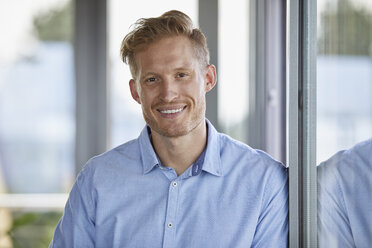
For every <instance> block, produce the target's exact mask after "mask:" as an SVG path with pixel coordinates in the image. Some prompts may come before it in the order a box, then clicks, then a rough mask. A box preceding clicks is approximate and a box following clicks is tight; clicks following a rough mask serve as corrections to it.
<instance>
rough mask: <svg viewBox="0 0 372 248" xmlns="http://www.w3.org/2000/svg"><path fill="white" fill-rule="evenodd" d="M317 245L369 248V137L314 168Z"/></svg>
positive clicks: (371, 168) (371, 190) (371, 215)
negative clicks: (316, 202) (316, 185)
mask: <svg viewBox="0 0 372 248" xmlns="http://www.w3.org/2000/svg"><path fill="white" fill-rule="evenodd" d="M318 239H319V247H320V248H323V247H326V248H332V247H343V248H344V247H358V248H364V247H365V248H370V247H372V139H369V140H367V141H364V142H361V143H359V144H357V145H355V146H354V147H353V148H351V149H349V150H345V151H340V152H338V153H336V154H335V155H334V156H332V157H331V158H330V159H328V160H327V161H325V162H323V163H321V164H320V165H319V167H318Z"/></svg>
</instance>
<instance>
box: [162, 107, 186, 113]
mask: <svg viewBox="0 0 372 248" xmlns="http://www.w3.org/2000/svg"><path fill="white" fill-rule="evenodd" d="M182 110H183V108H179V109H165V110H160V113H162V114H175V113H178V112H181V111H182Z"/></svg>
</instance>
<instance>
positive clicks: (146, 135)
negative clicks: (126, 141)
mask: <svg viewBox="0 0 372 248" xmlns="http://www.w3.org/2000/svg"><path fill="white" fill-rule="evenodd" d="M206 123H207V126H208V140H207V147H206V150H205V151H204V152H203V153H202V154H201V156H200V157H199V158H198V160H197V161H196V162H201V161H202V160H204V163H203V166H202V170H203V171H206V172H208V173H210V174H213V175H215V176H222V166H221V158H220V142H219V139H218V138H219V135H218V132H217V130H216V129H215V128H214V127H213V125H212V124H211V123H210V121H209V120H207V119H206ZM150 133H151V130H150V127H149V126H147V125H146V126H145V128H144V129H143V130H142V132H141V134H140V136H139V145H140V151H141V158H142V164H143V173H144V174H147V173H149V172H150V171H151V170H152V169H153V168H154V167H155V166H157V165H158V164H159V162H158V158H157V155H156V153H155V151H154V148H153V147H152V144H151V141H150Z"/></svg>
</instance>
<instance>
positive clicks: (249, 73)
mask: <svg viewBox="0 0 372 248" xmlns="http://www.w3.org/2000/svg"><path fill="white" fill-rule="evenodd" d="M317 5H318V6H317V7H318V15H317V23H318V25H317V29H318V37H317V40H318V41H317V42H318V57H317V123H316V125H317V163H319V162H321V161H323V160H325V159H327V158H329V157H330V156H331V155H332V154H334V153H335V152H337V151H339V150H341V149H346V148H349V147H351V146H352V145H354V144H355V143H357V142H359V141H362V140H364V139H367V138H369V137H372V60H371V55H372V45H371V44H372V19H371V18H372V7H371V2H370V1H368V0H318V2H317ZM170 9H178V10H181V11H184V12H185V13H187V14H188V15H189V16H190V17H191V18H192V19H193V21H194V23H195V24H196V25H197V26H198V27H200V28H201V29H202V31H204V32H205V33H206V34H207V39H208V43H209V46H210V50H211V61H212V63H213V64H215V65H216V66H217V69H218V84H217V86H218V87H217V88H216V89H214V90H213V92H211V94H209V95H208V98H207V106H208V109H207V117H208V118H209V119H210V120H211V121H212V122H213V124H214V125H215V126H216V127H217V128H218V130H219V131H222V132H225V133H228V134H229V135H231V136H233V137H234V138H236V139H238V140H240V141H242V142H245V143H247V144H249V145H251V146H253V147H255V148H259V149H262V150H265V151H267V152H268V153H270V154H271V155H272V156H273V157H274V158H276V159H278V160H280V161H283V162H284V161H285V159H286V140H285V137H286V136H285V135H286V130H285V126H286V90H287V89H286V78H285V70H286V64H285V61H286V58H285V54H286V51H285V49H286V41H285V37H286V33H285V27H286V24H285V20H286V12H285V9H286V1H284V0H262V1H258V0H252V1H245V0H237V1H227V0H219V1H217V0H214V1H212V0H205V1H203V0H199V1H198V0H191V1H181V0H159V1H146V0H137V1H122V0H102V1H100V0H94V1H88V0H48V1H47V0H34V1H28V0H4V1H1V2H0V32H1V34H2V38H1V39H0V247H1V248H5V247H47V246H48V244H49V242H50V241H51V238H52V235H53V231H54V228H55V226H56V224H57V222H58V220H59V218H60V217H61V215H62V212H63V208H64V204H65V202H66V199H67V197H68V192H69V191H70V189H71V187H72V184H73V183H74V180H75V178H76V175H77V173H78V172H79V171H80V169H81V168H82V166H83V165H84V164H85V162H86V161H87V160H88V159H89V158H90V157H92V156H95V155H98V154H100V153H102V152H104V151H106V150H108V149H110V148H113V147H115V146H117V145H119V144H121V143H123V142H126V141H128V140H130V139H133V138H136V137H137V136H138V135H139V132H140V131H141V129H142V128H143V126H144V121H143V118H142V113H141V109H140V106H139V105H138V104H137V103H136V102H135V101H133V100H132V99H131V96H130V92H129V87H128V82H129V79H130V74H129V68H128V67H127V66H126V65H124V64H123V63H122V62H121V60H120V54H119V51H120V44H121V40H122V39H123V37H124V35H125V34H126V33H128V31H129V30H130V25H131V24H133V23H134V22H135V21H136V20H137V19H138V18H141V17H151V16H159V15H161V14H162V13H163V12H165V11H168V10H170ZM314 18H315V17H314Z"/></svg>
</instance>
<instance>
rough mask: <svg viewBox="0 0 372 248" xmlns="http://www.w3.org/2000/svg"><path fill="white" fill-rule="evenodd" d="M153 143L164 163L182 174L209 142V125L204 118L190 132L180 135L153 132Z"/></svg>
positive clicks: (178, 173)
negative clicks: (163, 134) (167, 135)
mask: <svg viewBox="0 0 372 248" xmlns="http://www.w3.org/2000/svg"><path fill="white" fill-rule="evenodd" d="M152 143H153V146H154V149H155V152H156V154H157V155H158V156H159V158H160V161H161V163H162V164H163V165H165V166H168V167H172V168H173V169H174V170H175V171H176V173H177V175H181V174H182V173H183V172H184V171H185V170H186V169H187V168H189V167H190V166H191V165H192V164H193V163H194V162H195V161H196V160H197V159H198V157H199V156H200V155H201V153H202V152H203V150H204V148H205V146H206V144H207V127H206V123H205V121H204V120H203V121H202V122H201V123H200V124H199V125H198V126H197V127H196V128H195V129H194V130H192V131H191V132H190V133H188V134H186V135H184V136H179V137H165V136H162V135H160V134H158V133H156V132H153V133H152Z"/></svg>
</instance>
